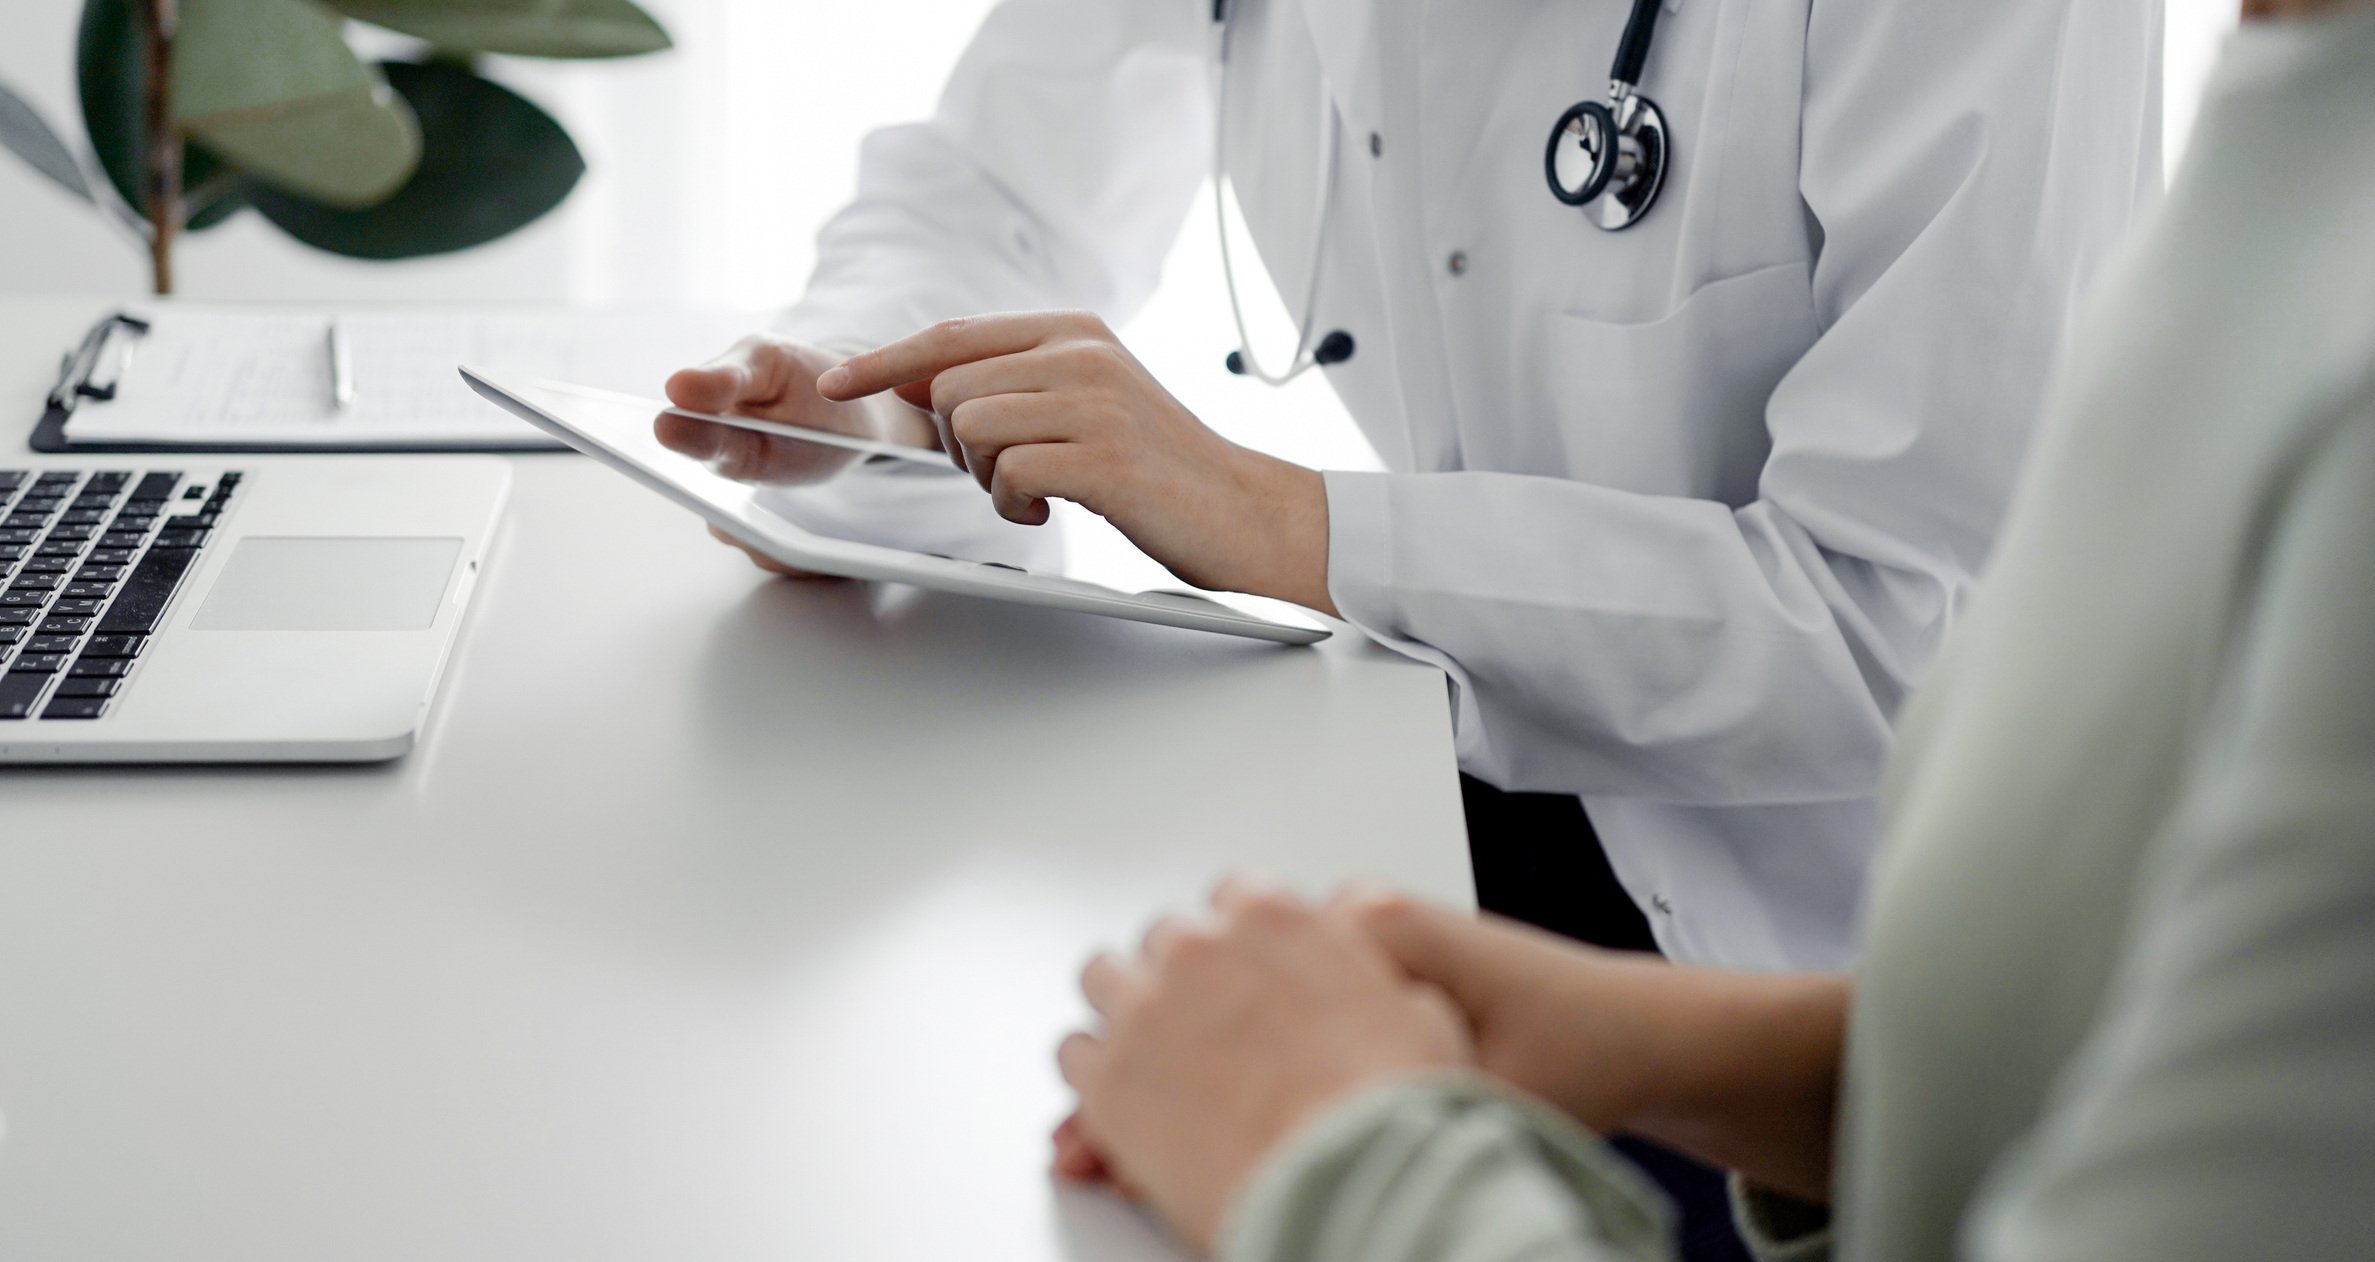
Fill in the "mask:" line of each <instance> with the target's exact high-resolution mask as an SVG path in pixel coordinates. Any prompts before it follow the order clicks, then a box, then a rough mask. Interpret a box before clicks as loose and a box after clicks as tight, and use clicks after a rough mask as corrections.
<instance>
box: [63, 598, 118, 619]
mask: <svg viewBox="0 0 2375 1262" xmlns="http://www.w3.org/2000/svg"><path fill="white" fill-rule="evenodd" d="M106 603H107V602H106V601H103V600H61V601H58V602H57V603H55V604H53V605H51V606H50V607H49V611H50V612H51V613H53V614H60V615H66V614H71V615H74V616H76V617H89V618H96V617H98V616H99V610H100V608H101V606H104V605H105V604H106Z"/></svg>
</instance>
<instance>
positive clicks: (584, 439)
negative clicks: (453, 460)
mask: <svg viewBox="0 0 2375 1262" xmlns="http://www.w3.org/2000/svg"><path fill="white" fill-rule="evenodd" d="M462 379H463V380H464V381H466V382H468V383H469V384H470V388H471V389H473V390H476V391H477V392H478V393H479V394H481V395H484V396H485V397H486V398H487V399H489V400H491V401H492V402H494V403H495V404H496V405H498V406H500V407H502V408H503V409H504V410H505V411H507V412H510V413H511V414H512V415H514V416H517V417H519V418H520V419H521V420H524V421H526V422H528V423H529V424H531V425H534V426H536V427H537V428H538V429H541V430H544V431H546V432H547V433H550V434H552V435H553V436H554V437H556V438H559V439H560V440H561V441H562V442H565V443H567V444H569V445H570V446H571V447H574V448H576V449H577V450H579V451H582V452H584V453H585V454H587V455H589V456H592V457H593V458H595V459H596V460H599V461H601V462H602V463H604V464H606V465H609V466H610V467H611V468H613V469H616V470H618V471H619V472H621V473H623V474H626V475H627V476H628V477H630V478H633V479H635V480H636V481H637V482H640V483H642V484H643V485H645V486H647V487H650V488H651V489H652V490H654V491H658V492H659V493H660V494H662V495H665V496H667V497H668V498H669V499H672V500H674V501H676V502H677V503H679V504H682V505H684V506H685V507H686V508H689V509H691V510H693V511H694V512H696V513H699V514H700V515H701V516H702V517H704V518H706V519H708V521H709V523H710V524H711V525H714V526H716V527H717V528H718V529H720V530H722V531H724V532H725V533H727V534H729V535H732V536H733V537H734V538H736V539H738V540H741V541H742V542H743V543H746V544H748V545H750V546H751V547H753V548H755V549H757V550H758V551H760V552H763V553H765V554H767V555H768V556H770V557H773V558H775V559H776V560H778V561H781V562H783V563H784V564H785V565H789V566H793V567H795V568H798V569H803V570H810V571H813V572H815V573H818V574H838V575H842V576H844V577H848V578H865V579H879V580H882V581H884V582H892V583H912V584H914V585H915V586H917V587H928V588H932V589H934V590H936V591H945V592H961V593H963V594H965V595H968V596H987V597H989V598H991V599H993V600H1008V601H1014V602H1016V603H1018V604H1025V605H1044V606H1046V607H1048V608H1051V609H1070V610H1075V611H1077V612H1080V613H1093V614H1103V615H1105V616H1106V617H1109V618H1128V619H1131V620H1133V621H1136V622H1154V623H1160V624H1162V625H1163V626H1167V627H1186V628H1189V629H1191V630H1197V631H1218V632H1221V633H1222V634H1224V635H1241V636H1248V637H1251V638H1253V639H1257V640H1271V641H1275V642H1277V643H1280V644H1311V643H1315V642H1317V641H1320V640H1324V639H1326V638H1328V635H1329V631H1328V629H1327V627H1326V626H1324V625H1322V624H1321V623H1320V622H1319V621H1318V620H1317V619H1316V618H1313V619H1310V620H1304V619H1301V618H1295V617H1294V616H1293V615H1292V614H1291V613H1280V614H1277V615H1264V614H1258V613H1254V612H1252V611H1249V610H1244V609H1236V608H1231V607H1230V606H1227V605H1224V604H1221V603H1220V602H1218V601H1216V600H1211V599H1208V598H1205V597H1201V596H1196V595H1192V594H1189V593H1187V592H1171V591H1147V592H1125V591H1121V590H1118V589H1116V588H1111V587H1105V586H1102V585H1100V584H1096V583H1087V582H1082V581H1081V580H1079V579H1073V578H1065V577H1063V576H1062V575H1058V574H1040V573H1034V572H1032V571H1029V570H1023V569H1017V568H1015V567H1014V566H1011V565H1002V564H998V563H995V562H983V561H967V560H963V559H960V558H954V557H944V556H936V555H933V554H930V553H924V552H912V551H908V550H905V549H901V548H894V547H887V546H884V545H882V544H879V543H863V542H858V541H855V540H848V539H834V538H829V537H827V536H824V535H820V534H817V533H815V532H814V531H811V530H808V529H805V528H803V527H801V526H799V525H796V524H794V523H793V522H791V521H789V520H787V519H786V518H784V517H783V516H782V515H780V514H778V513H776V512H774V511H772V510H770V509H769V508H768V507H767V504H766V502H765V500H764V499H762V498H760V497H759V496H758V494H757V492H756V490H755V488H753V487H751V486H749V485H746V484H744V483H741V482H736V481H733V480H731V479H728V478H723V477H720V476H718V475H717V474H715V473H712V472H711V471H710V470H709V467H708V466H707V465H704V464H702V463H701V462H700V461H697V460H693V459H690V458H688V457H685V456H682V455H679V454H677V453H676V452H673V451H670V450H669V449H668V448H666V447H664V446H662V445H661V444H660V441H659V439H658V438H657V437H655V436H654V435H653V432H652V426H653V423H654V422H655V421H656V420H657V419H658V418H659V417H660V415H661V414H663V413H668V412H676V413H678V414H680V415H694V416H698V414H692V413H683V412H681V411H680V410H679V409H676V408H672V407H670V406H669V405H668V404H666V403H663V402H660V401H659V400H656V399H640V398H636V397H635V396H633V395H624V394H614V393H612V392H610V391H607V390H595V389H591V388H588V387H584V386H572V385H566V384H563V383H560V382H553V381H539V380H535V379H533V378H509V377H502V376H499V375H497V374H494V373H490V372H487V371H485V370H483V369H478V368H472V367H467V366H465V367H463V368H462ZM726 419H728V420H730V421H731V422H732V423H736V424H741V425H743V426H744V427H746V428H763V429H764V430H765V432H767V433H769V434H772V435H776V436H777V437H778V438H780V439H781V440H783V441H787V442H806V443H813V444H814V445H815V448H816V453H817V459H816V480H817V481H820V482H821V481H823V480H825V479H828V478H832V477H837V476H843V475H846V474H847V473H848V472H849V471H850V470H854V469H856V468H858V467H859V466H861V465H863V464H865V463H867V462H869V461H878V460H913V459H921V460H924V461H926V462H927V463H930V464H934V465H937V466H939V467H940V468H943V469H947V470H948V472H949V476H950V477H952V478H960V477H963V476H964V475H963V474H962V473H960V472H958V471H957V470H956V469H955V468H953V467H952V466H950V465H949V463H948V458H947V457H946V456H943V455H941V454H940V453H938V452H925V451H920V449H917V448H909V447H893V446H891V445H889V444H883V443H874V442H868V441H866V440H864V439H856V438H847V437H844V436H842V435H839V434H827V433H824V432H823V431H818V430H808V429H797V428H794V427H791V426H785V425H773V424H768V423H765V422H758V423H755V424H754V423H752V422H751V421H750V419H749V418H745V417H734V418H726Z"/></svg>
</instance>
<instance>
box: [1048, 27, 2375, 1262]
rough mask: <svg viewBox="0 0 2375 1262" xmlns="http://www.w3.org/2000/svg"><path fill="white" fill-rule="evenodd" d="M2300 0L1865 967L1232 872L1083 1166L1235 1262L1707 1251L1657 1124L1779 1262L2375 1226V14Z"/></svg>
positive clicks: (1157, 956)
mask: <svg viewBox="0 0 2375 1262" xmlns="http://www.w3.org/2000/svg"><path fill="white" fill-rule="evenodd" d="M2262 9H2271V10H2272V9H2284V10H2308V9H2317V10H2325V11H2323V12H2317V13H2304V12H2289V11H2288V12H2282V13H2268V12H2261V10H2262ZM2251 13H2252V16H2253V17H2254V19H2255V20H2253V21H2251V22H2249V23H2247V24H2246V26H2245V29H2244V30H2243V31H2242V32H2241V33H2240V34H2239V35H2238V36H2237V37H2236V39H2235V41H2234V43H2233V45H2232V46H2231V47H2230V49H2229V50H2228V54H2227V59H2226V62H2225V64H2224V65H2223V66H2222V67H2221V70H2220V73H2219V77H2218V79H2217V81H2216V83H2215V85H2214V86H2213V88H2212V90H2211V93H2210V96H2209V98H2208V99H2207V101H2206V102H2205V105H2204V110H2203V113H2202V116H2201V121H2200V123H2199V126H2198V130H2197V131H2196V133H2195V139H2194V141H2193V153H2192V156H2191V158H2190V160H2189V162H2188V164H2187V166H2186V169H2185V170H2184V171H2182V172H2181V173H2180V174H2179V176H2178V179H2177V181H2176V185H2175V187H2174V189H2173V190H2172V192H2171V195H2170V197H2169V200H2168V201H2167V203H2166V204H2165V206H2164V207H2163V208H2162V210H2161V212H2160V216H2159V220H2158V222H2157V224H2156V225H2155V226H2154V227H2153V229H2152V230H2151V232H2150V234H2149V235H2148V236H2147V237H2146V238H2145V239H2143V240H2142V241H2140V242H2138V243H2137V244H2136V246H2135V247H2134V248H2133V249H2132V250H2131V251H2130V252H2129V255H2128V257H2127V258H2126V259H2125V261H2124V264H2123V265H2122V266H2121V267H2120V268H2119V269H2118V271H2117V273H2116V275H2115V277H2114V279H2113V280H2112V281H2110V282H2109V285H2108V288H2107V290H2106V293H2105V295H2104V298H2103V300H2102V301H2101V304H2100V305H2099V307H2098V308H2097V310H2096V311H2095V312H2094V314H2093V318H2092V319H2091V321H2090V322H2089V324H2088V325H2087V326H2086V331H2085V332H2084V333H2082V335H2081V337H2080V339H2079V342H2078V344H2077V345H2076V346H2075V347H2074V348H2073V351H2072V361H2071V368H2070V370H2069V371H2068V372H2067V373H2066V375H2065V378H2064V380H2063V381H2062V383H2061V386H2060V389H2059V392H2058V394H2057V396H2056V403H2055V405H2054V408H2055V417H2054V419H2053V421H2052V423H2051V424H2050V425H2049V427H2048V429H2047V431H2046V434H2045V437H2044V438H2043V439H2042V440H2041V446H2040V447H2039V450H2038V452H2037V454H2036V457H2035V463H2034V465H2033V470H2034V472H2033V474H2032V481H2031V483H2030V484H2029V486H2028V487H2027V488H2026V490H2025V492H2024V496H2023V499H2022V502H2021V504H2020V507H2019V509H2018V510H2017V513H2016V515H2015V518H2014V521H2013V525H2012V526H2011V528H2010V531H2009V533H2008V534H2007V535H2006V536H2005V537H2004V539H2003V541H2002V544H2001V546H2000V549H1999V552H1998V554H1997V559H1996V564H1995V569H1994V573H1993V574H1992V576H1991V578H1990V580H1989V585H1988V587H1987V588H1986V591H1985V594H1984V595H1983V597H1982V599H1981V601H1980V604H1979V606H1978V608H1977V609H1976V611H1975V613H1974V616H1973V617H1972V618H1970V619H1969V620H1967V621H1966V622H1965V623H1964V624H1963V626H1962V628H1961V629H1960V630H1958V632H1957V633H1956V634H1955V636H1954V637H1953V638H1951V639H1950V641H1949V643H1948V645H1947V647H1946V650H1945V652H1944V655H1943V657H1942V659H1941V661H1940V664H1939V667H1938V669H1937V671H1936V672H1935V675H1934V677H1933V679H1932V682H1931V684H1930V685H1929V687H1928V689H1927V691H1926V692H1925V693H1924V694H1923V695H1922V696H1921V697H1920V699H1919V700H1918V702H1917V703H1916V704H1915V706H1914V707H1913V709H1912V711H1911V713H1910V714H1909V716H1908V719H1907V723H1906V729H1905V733H1904V737H1903V740H1902V744H1901V746H1900V749H1899V754H1898V757H1897V760H1896V763H1895V766H1894V769H1893V772H1892V783H1891V789H1890V802H1891V808H1890V819H1889V843H1888V847H1887V851H1886V854H1885V857H1884V858H1883V860H1882V864H1881V867H1880V869H1879V873H1878V876H1877V879H1876V881H1875V885H1874V890H1873V894H1872V903H1871V907H1870V909H1869V916H1868V921H1867V932H1868V935H1869V936H1868V939H1867V949H1866V955H1867V959H1868V964H1867V965H1866V967H1865V968H1864V969H1863V971H1862V972H1861V973H1860V974H1858V975H1857V976H1855V977H1854V978H1852V979H1850V978H1846V977H1782V976H1758V975H1748V974H1737V973H1724V972H1717V971H1712V970H1701V969H1691V968H1680V967H1674V966H1669V965H1666V964H1662V963H1656V962H1646V961H1643V960H1641V959H1637V958H1630V957H1618V956H1612V955H1605V954H1596V953H1592V952H1590V951H1587V950H1585V949H1581V948H1577V947H1574V946H1570V945H1566V944H1563V943H1560V942H1556V941H1553V940H1551V939H1549V938H1546V937H1543V936H1540V935H1537V934H1534V933H1532V932H1529V931H1526V930H1523V929H1520V928H1516V927H1512V926H1508V925H1504V924H1498V923H1494V922H1489V921H1488V922H1485V923H1481V924H1480V923H1478V922H1476V921H1475V920H1472V919H1469V918H1467V917H1464V916H1461V915H1457V914H1454V913H1451V912H1449V911H1445V910H1441V909H1436V908H1431V907H1427V906H1423V905H1419V904H1415V903H1412V902H1409V901H1407V900H1402V899H1397V898H1394V897H1391V896H1385V895H1370V896H1364V897H1348V898H1343V899H1339V900H1338V901H1337V902H1336V903H1334V904H1331V905H1328V906H1322V907H1314V906H1310V905H1306V904H1304V903H1302V902H1299V901H1297V900H1295V899H1293V898H1291V897H1287V896H1285V895H1281V894H1277V893H1272V892H1266V891H1263V890H1261V889H1258V888H1255V887H1252V886H1249V885H1245V884H1242V883H1239V884H1232V885H1229V886H1226V887H1224V888H1223V889H1222V891H1221V892H1220V894H1219V895H1218V896H1217V898H1216V900H1215V903H1216V910H1215V914H1214V916H1213V917H1212V918H1211V920H1210V921H1208V922H1197V923H1188V922H1176V921H1175V922H1165V923H1164V924H1160V925H1158V926H1156V928H1155V929H1154V930H1153V931H1152V932H1151V933H1150V934H1149V935H1148V937H1147V940H1146V942H1145V944H1144V946H1143V947H1142V948H1141V950H1140V951H1139V952H1137V953H1136V954H1135V955H1133V956H1131V957H1128V958H1124V957H1119V956H1104V957H1100V958H1099V959H1097V960H1095V961H1093V962H1092V963H1091V964H1090V966H1089V968H1088V969H1087V971H1086V972H1085V974H1084V975H1083V988H1084V990H1085V991H1086V992H1087V995H1088V998H1089V1001H1090V1003H1091V1005H1092V1006H1093V1007H1094V1008H1095V1009H1096V1010H1097V1012H1098V1013H1099V1014H1100V1016H1101V1017H1102V1022H1101V1025H1100V1027H1099V1029H1098V1030H1097V1031H1095V1032H1094V1033H1083V1034H1077V1035H1074V1036H1073V1037H1072V1038H1070V1039H1068V1040H1066V1041H1065V1043H1064V1045H1063V1047H1062V1048H1061V1049H1060V1051H1059V1060H1060V1062H1061V1066H1062V1069H1063V1072H1064V1075H1065V1078H1066V1079H1067V1080H1068V1081H1069V1082H1070V1083H1071V1084H1072V1085H1073V1087H1074V1088H1075V1089H1076V1090H1077V1091H1078V1093H1079V1111H1078V1113H1077V1114H1076V1116H1075V1117H1074V1119H1073V1120H1072V1121H1070V1122H1067V1123H1066V1125H1065V1127H1064V1129H1063V1130H1061V1131H1060V1132H1059V1134H1058V1156H1057V1164H1058V1168H1059V1170H1061V1171H1062V1172H1063V1173H1066V1174H1068V1175H1071V1176H1073V1177H1079V1178H1093V1177H1108V1176H1109V1177H1112V1178H1114V1179H1116V1180H1118V1181H1119V1182H1120V1183H1122V1184H1123V1185H1124V1186H1125V1187H1127V1188H1129V1189H1130V1190H1131V1191H1133V1192H1134V1193H1136V1194H1137V1195H1139V1196H1141V1197H1142V1198H1143V1199H1144V1200H1145V1201H1146V1202H1148V1203H1149V1204H1150V1205H1152V1206H1153V1207H1154V1209H1155V1210H1156V1211H1158V1212H1159V1213H1160V1214H1162V1215H1163V1217H1164V1218H1166V1219H1167V1220H1168V1221H1169V1222H1170V1223H1171V1224H1172V1225H1173V1226H1175V1227H1176V1228H1177V1229H1178V1230H1179V1231H1180V1232H1181V1233H1183V1234H1184V1235H1185V1236H1186V1237H1187V1238H1188V1239H1190V1240H1191V1241H1192V1242H1194V1243H1196V1244H1198V1245H1199V1246H1207V1247H1212V1248H1215V1249H1217V1250H1218V1251H1219V1252H1220V1253H1222V1254H1224V1255H1225V1256H1227V1257H1230V1258H1236V1259H1257V1258H1260V1259H1268V1258H1316V1259H1345V1260H1346V1262H1350V1260H1352V1259H1360V1260H1361V1262H1390V1260H1391V1259H1402V1258H1411V1259H1415V1258H1460V1259H1475V1260H1477V1262H1485V1260H1487V1259H1495V1260H1497V1259H1518V1258H1527V1259H1542V1258H1560V1259H1653V1258H1660V1257H1663V1256H1666V1255H1667V1251H1668V1241H1667V1215H1666V1211H1665V1209H1664V1207H1663V1206H1662V1205H1661V1204H1660V1203H1659V1202H1658V1201H1657V1199H1656V1197H1655V1195H1654V1193H1653V1192H1651V1191H1650V1190H1649V1189H1648V1188H1647V1187H1646V1186H1645V1185H1644V1184H1643V1183H1642V1181H1641V1180H1639V1179H1638V1178H1637V1177H1634V1176H1633V1175H1632V1174H1631V1172H1630V1170H1629V1169H1628V1168H1627V1167H1625V1166H1624V1165H1623V1164H1622V1163H1621V1162H1619V1161H1617V1160H1615V1159H1614V1158H1613V1157H1611V1156H1610V1155H1609V1154H1608V1152H1607V1151H1606V1150H1605V1149H1603V1148H1602V1147H1601V1146H1600V1144H1599V1142H1598V1140H1597V1139H1595V1138H1594V1137H1593V1133H1594V1132H1598V1133H1607V1132H1611V1131H1616V1130H1627V1131H1634V1132H1640V1133H1644V1134H1647V1135H1650V1136H1652V1137H1655V1138H1658V1139H1660V1140H1663V1141H1665V1142H1667V1143H1669V1144H1673V1145H1676V1146H1679V1147H1682V1148H1685V1149H1689V1150H1692V1151H1695V1152H1697V1153H1699V1154H1701V1155H1703V1156H1705V1157H1707V1158H1708V1159H1710V1160H1713V1161H1716V1162H1719V1163H1721V1164H1723V1165H1725V1166H1727V1167H1729V1168H1730V1169H1732V1170H1734V1171H1737V1172H1738V1176H1739V1178H1738V1182H1737V1184H1736V1186H1737V1187H1738V1189H1739V1191H1740V1196H1739V1209H1740V1211H1741V1214H1742V1218H1743V1222H1744V1225H1745V1226H1746V1227H1747V1228H1749V1230H1750V1234H1751V1236H1752V1238H1753V1239H1754V1240H1755V1242H1756V1243H1757V1245H1758V1247H1759V1248H1760V1250H1761V1251H1764V1252H1766V1253H1767V1254H1768V1255H1769V1256H1785V1257H1796V1256H1804V1257H1814V1256H1822V1255H1824V1254H1825V1253H1837V1254H1839V1255H1841V1256H1845V1257H1852V1258H1869V1259H1875V1260H1879V1262H1908V1260H1913V1259H1949V1258H1968V1259H1988V1260H1993V1259H2005V1260H2011V1259H2020V1260H2022V1262H2030V1260H2046V1259H2072V1260H2086V1262H2118V1260H2123V1259H2136V1260H2138V1262H2142V1260H2145V1259H2151V1260H2153V1262H2191V1260H2195V1259H2199V1260H2202V1262H2208V1260H2210V1259H2221V1260H2226V1259H2260V1258H2320V1259H2323V1258H2343V1257H2364V1256H2367V1255H2368V1253H2369V1250H2370V1249H2371V1248H2375V1246H2371V1245H2370V1243H2369V1242H2370V1241H2375V5H2370V4H2368V3H2363V2H2362V3H2354V4H2327V3H2317V4H2311V3H2306V2H2303V0H2296V3H2293V4H2288V5H2277V4H2274V3H2273V2H2272V0H2271V2H2270V3H2267V4H2264V5H2260V6H2254V7H2253V9H2252V10H2251ZM2041 213H2046V214H2050V213H2051V207H2050V206H2047V207H2045V208H2043V210H2042V212H2041ZM1985 352H1986V348H1984V347H1975V348H1973V353H1974V355H1975V356H1980V357H1982V358H1983V357H1984V355H1985ZM1984 369H1985V365H1984V363H1983V362H1978V361H1975V362H1974V365H1973V370H1974V371H1984Z"/></svg>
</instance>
